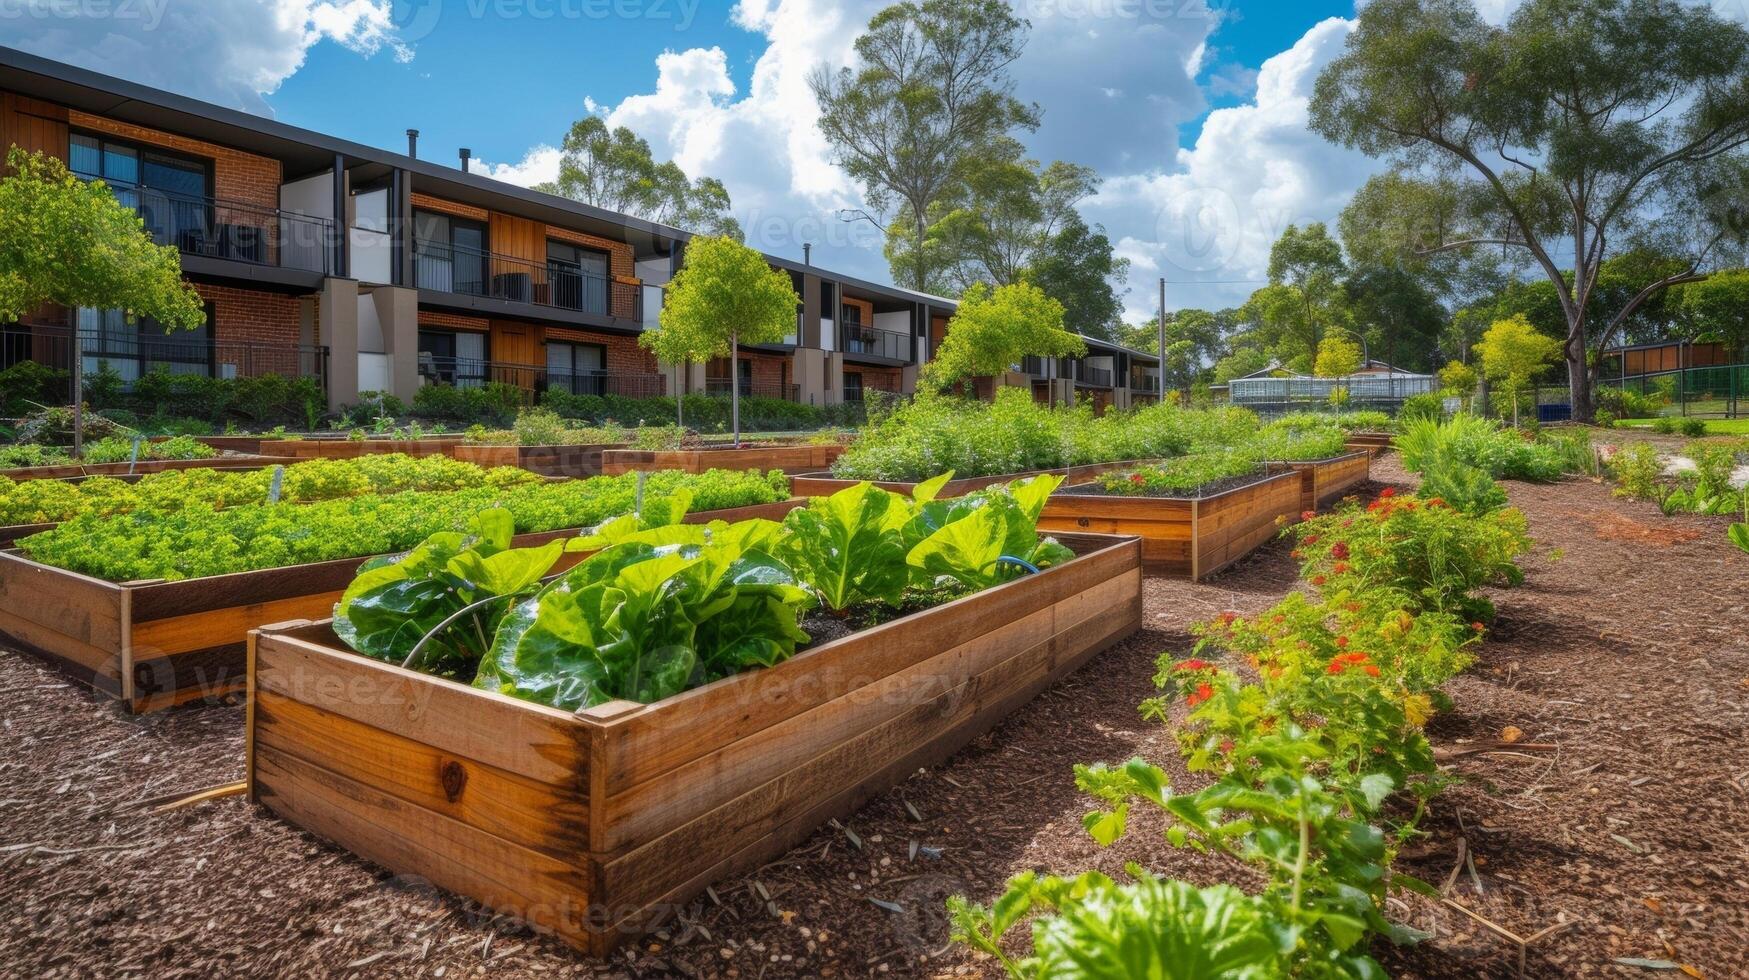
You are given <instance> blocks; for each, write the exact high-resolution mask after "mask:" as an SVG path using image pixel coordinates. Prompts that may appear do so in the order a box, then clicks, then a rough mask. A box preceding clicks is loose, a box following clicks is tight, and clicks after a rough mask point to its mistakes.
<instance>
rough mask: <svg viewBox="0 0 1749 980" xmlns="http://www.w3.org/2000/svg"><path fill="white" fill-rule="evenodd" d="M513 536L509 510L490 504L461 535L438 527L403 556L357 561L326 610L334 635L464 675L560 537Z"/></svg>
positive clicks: (559, 546) (548, 562)
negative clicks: (523, 540) (533, 540)
mask: <svg viewBox="0 0 1749 980" xmlns="http://www.w3.org/2000/svg"><path fill="white" fill-rule="evenodd" d="M515 533H516V528H515V520H514V518H512V517H511V515H510V512H509V511H506V510H501V509H496V508H494V509H490V510H485V511H482V512H481V513H480V514H479V515H478V516H477V517H475V518H474V520H473V521H472V522H471V525H470V527H469V530H468V531H467V532H466V533H463V532H457V531H440V532H438V533H436V534H433V535H432V536H431V537H429V538H426V539H425V541H423V542H422V543H420V545H419V546H418V547H416V548H414V549H413V550H412V551H409V552H407V553H406V554H405V555H385V556H382V557H379V558H373V559H371V560H370V561H367V562H365V563H364V564H363V565H361V566H360V567H359V570H358V577H357V578H355V579H353V580H352V584H351V585H349V586H347V588H346V592H345V594H343V595H342V596H341V598H340V603H339V604H338V605H336V606H335V607H334V632H335V635H337V636H339V637H340V639H341V640H342V641H343V642H345V643H346V645H348V646H350V647H352V648H353V649H354V650H357V651H358V652H360V653H363V654H365V655H367V656H371V657H375V658H377V659H379V660H388V661H391V662H394V663H402V662H406V664H407V666H410V667H417V668H419V669H422V670H425V671H428V672H430V673H433V674H437V675H440V676H444V677H460V678H463V679H471V678H472V677H473V676H474V673H475V671H476V670H477V668H478V665H479V662H480V658H481V657H482V656H484V655H485V653H486V650H487V648H488V647H489V645H490V642H491V640H490V638H491V637H492V636H493V634H495V633H496V632H497V624H498V621H499V620H500V619H501V618H502V617H503V615H504V613H505V612H506V611H507V608H508V607H509V605H510V604H511V603H512V602H514V600H515V599H516V598H517V597H519V596H521V595H524V594H525V593H528V592H530V591H532V590H533V589H535V588H536V587H538V586H539V584H540V581H541V578H542V577H543V576H545V575H546V574H547V572H548V571H550V570H551V569H552V567H553V565H554V564H555V563H556V562H557V561H558V560H559V556H560V555H561V554H562V553H563V552H564V549H565V543H564V542H563V541H550V542H548V543H546V544H544V545H541V546H539V547H534V548H512V547H511V538H512V537H513V536H514V535H515ZM427 637H429V639H427ZM422 641H423V642H424V643H425V646H424V647H423V648H420V647H419V644H420V643H421V642H422ZM416 648H417V650H416ZM415 652H417V654H418V656H417V657H416V658H415V656H414V654H415Z"/></svg>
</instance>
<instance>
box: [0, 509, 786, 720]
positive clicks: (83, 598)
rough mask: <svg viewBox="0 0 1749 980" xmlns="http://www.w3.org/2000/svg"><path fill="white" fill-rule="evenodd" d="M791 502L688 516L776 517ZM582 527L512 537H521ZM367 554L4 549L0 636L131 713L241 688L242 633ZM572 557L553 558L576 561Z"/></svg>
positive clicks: (308, 603) (284, 611)
mask: <svg viewBox="0 0 1749 980" xmlns="http://www.w3.org/2000/svg"><path fill="white" fill-rule="evenodd" d="M799 503H801V502H800V501H798V500H787V501H780V502H778V503H773V504H759V505H755V506H751V507H736V508H731V509H727V510H717V511H705V512H701V513H697V514H689V515H687V518H686V519H687V521H688V522H696V523H705V522H708V521H712V520H716V519H722V520H728V521H737V520H745V519H747V518H751V517H768V518H772V519H781V518H782V517H783V515H784V514H787V513H789V511H790V510H792V509H794V508H795V507H796V506H797V505H798V504H799ZM577 533H578V529H577V528H567V529H563V530H557V531H542V532H538V533H534V534H523V535H518V536H517V538H516V539H515V540H516V544H517V545H519V546H528V545H536V544H542V543H545V542H547V541H551V540H553V539H555V538H566V537H572V536H574V535H576V534H577ZM370 557H371V556H369V555H360V556H358V557H356V558H341V559H336V560H334V561H325V562H317V563H314V564H309V565H293V566H291V567H288V568H268V569H261V570H259V571H253V572H237V573H234V574H231V575H213V576H208V577H205V578H194V579H184V580H182V581H177V582H166V581H162V580H150V581H143V582H124V583H119V584H118V583H115V582H106V581H104V580H102V579H97V578H92V577H90V576H86V575H80V574H78V573H77V572H70V571H67V570H66V569H62V568H55V567H53V566H50V565H44V564H41V563H39V562H34V561H31V560H30V559H29V558H26V557H24V556H23V555H21V554H19V553H18V552H17V551H0V636H4V637H6V638H8V639H10V640H11V641H13V642H14V643H16V644H17V645H18V646H20V647H23V648H25V649H27V650H30V651H32V652H33V653H37V654H39V655H42V656H44V657H47V658H48V659H50V660H53V661H55V662H57V663H59V664H61V665H62V666H64V667H65V668H67V669H68V670H69V671H70V672H71V673H72V674H73V676H74V677H76V678H77V679H78V680H80V681H83V682H85V683H87V684H90V685H91V686H92V687H94V688H96V689H97V690H98V691H101V692H102V693H104V694H108V695H109V696H111V697H114V698H119V699H120V700H121V701H123V702H125V703H126V705H127V708H128V710H130V711H133V712H146V711H156V710H158V709H160V708H168V707H170V706H172V705H176V704H180V703H182V702H184V701H191V700H195V699H198V698H203V697H211V696H213V695H218V694H224V693H227V692H230V691H237V690H241V689H242V687H243V663H244V657H243V653H244V643H245V640H246V638H247V635H248V632H249V631H250V630H252V629H254V628H255V627H257V626H260V625H261V624H263V623H275V622H280V621H282V620H286V619H319V618H322V617H324V616H329V615H332V614H333V611H334V604H335V603H336V602H338V601H339V600H340V595H341V593H343V592H345V591H346V586H347V585H349V584H350V583H351V582H352V579H353V577H354V576H355V575H357V573H358V566H359V565H360V564H361V563H363V562H364V561H366V560H367V559H369V558H370ZM582 557H583V556H582V555H567V556H565V558H564V559H562V560H561V564H560V566H559V567H561V568H562V567H566V566H567V565H568V564H569V563H575V562H576V561H578V560H580V559H581V558H582Z"/></svg>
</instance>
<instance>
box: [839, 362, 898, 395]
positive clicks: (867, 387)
mask: <svg viewBox="0 0 1749 980" xmlns="http://www.w3.org/2000/svg"><path fill="white" fill-rule="evenodd" d="M853 371H860V372H861V373H862V390H864V391H877V390H878V391H893V392H896V391H898V390H899V385H900V383H901V378H902V375H901V373H900V369H899V368H896V367H871V366H869V365H867V364H857V365H849V364H847V365H845V366H844V373H845V374H850V373H851V372H853Z"/></svg>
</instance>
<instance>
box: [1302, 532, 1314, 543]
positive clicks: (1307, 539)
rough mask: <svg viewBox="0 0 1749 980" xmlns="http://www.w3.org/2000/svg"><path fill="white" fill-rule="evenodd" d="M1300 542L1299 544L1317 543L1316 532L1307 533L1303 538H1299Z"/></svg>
mask: <svg viewBox="0 0 1749 980" xmlns="http://www.w3.org/2000/svg"><path fill="white" fill-rule="evenodd" d="M1300 543H1301V544H1317V543H1318V536H1317V535H1316V534H1308V535H1306V536H1305V537H1304V538H1302V539H1301V541H1300Z"/></svg>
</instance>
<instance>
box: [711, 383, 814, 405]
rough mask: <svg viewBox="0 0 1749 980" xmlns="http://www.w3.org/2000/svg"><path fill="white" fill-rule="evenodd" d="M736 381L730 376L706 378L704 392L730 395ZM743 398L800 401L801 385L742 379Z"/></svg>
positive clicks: (719, 396) (717, 395)
mask: <svg viewBox="0 0 1749 980" xmlns="http://www.w3.org/2000/svg"><path fill="white" fill-rule="evenodd" d="M733 384H734V382H732V381H730V380H729V379H728V378H706V379H705V381H704V393H705V394H707V395H713V396H715V397H718V398H727V397H729V391H730V388H731V386H732V385H733ZM741 397H742V398H781V399H783V400H784V401H791V402H793V401H800V400H801V387H800V386H799V385H786V384H777V383H775V382H771V381H749V380H746V379H743V380H742V381H741Z"/></svg>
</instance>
